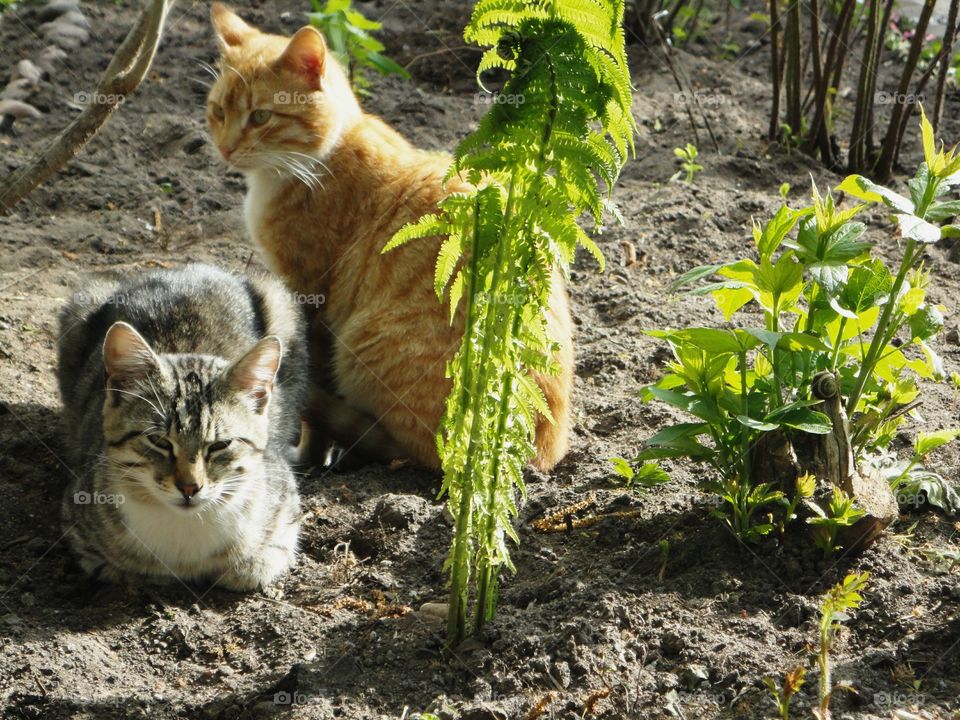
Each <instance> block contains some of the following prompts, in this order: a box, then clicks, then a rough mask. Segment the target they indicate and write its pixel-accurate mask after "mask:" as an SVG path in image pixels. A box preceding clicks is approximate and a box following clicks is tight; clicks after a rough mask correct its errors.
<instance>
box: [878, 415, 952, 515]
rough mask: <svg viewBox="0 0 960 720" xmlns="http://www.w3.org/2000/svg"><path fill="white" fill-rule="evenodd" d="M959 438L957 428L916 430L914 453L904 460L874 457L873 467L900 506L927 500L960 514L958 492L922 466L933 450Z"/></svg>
mask: <svg viewBox="0 0 960 720" xmlns="http://www.w3.org/2000/svg"><path fill="white" fill-rule="evenodd" d="M957 437H960V429H956V428H954V429H949V430H940V431H938V432H932V433H919V434H918V435H917V438H916V440H915V441H914V446H913V454H912V455H911V456H910V458H908V459H907V460H902V461H900V462H890V461H888V459H887V458H886V457H880V458H877V460H876V461H875V462H874V465H875V467H877V469H878V470H879V471H880V472H881V473H882V474H883V475H884V476H885V477H886V478H887V480H888V481H889V482H890V487H891V488H893V492H894V494H895V495H896V496H897V500H898V501H899V502H900V504H901V505H910V506H914V507H917V506H919V505H920V504H921V503H922V502H926V503H928V504H930V505H933V506H934V507H938V508H940V509H941V510H943V511H944V512H946V513H948V514H951V515H956V514H958V513H960V491H958V488H957V487H955V486H954V485H953V484H952V483H951V482H950V481H948V480H947V479H946V478H944V477H943V476H942V475H940V474H939V473H937V472H934V471H933V470H929V469H927V468H926V467H924V466H923V465H922V463H923V461H924V460H925V458H926V457H927V456H928V455H929V454H930V453H932V452H933V451H934V450H936V449H938V448H940V447H943V446H944V445H946V444H947V443H949V442H951V441H953V440H955V439H956V438H957Z"/></svg>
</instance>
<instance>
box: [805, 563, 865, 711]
mask: <svg viewBox="0 0 960 720" xmlns="http://www.w3.org/2000/svg"><path fill="white" fill-rule="evenodd" d="M869 577H870V574H869V573H858V574H850V575H847V576H846V577H845V578H844V579H843V582H839V583H837V584H836V585H834V586H833V587H832V588H830V590H828V591H827V594H826V595H824V597H823V604H822V605H821V606H820V649H819V652H818V654H817V667H818V668H819V670H820V683H819V686H818V692H817V697H818V699H819V700H818V706H817V710H815V711H814V713H815V714H816V716H817V718H819V720H830V699H831V698H832V697H833V693H834V692H835V691H836V690H851V691H852V688H851V687H850V686H848V685H839V684H838V685H834V684H833V680H832V679H831V676H830V651H831V649H832V648H833V641H834V640H835V639H836V637H837V631H838V630H839V629H840V623H841V622H843V621H844V620H847V619H848V618H849V615H848V614H847V610H856V609H857V608H859V607H860V603H862V602H863V596H862V595H861V594H860V593H861V592H862V591H863V590H864V588H866V586H867V579H868V578H869Z"/></svg>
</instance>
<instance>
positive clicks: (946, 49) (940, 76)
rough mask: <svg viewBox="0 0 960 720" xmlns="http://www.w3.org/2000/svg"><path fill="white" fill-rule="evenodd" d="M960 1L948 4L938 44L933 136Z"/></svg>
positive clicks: (939, 116)
mask: <svg viewBox="0 0 960 720" xmlns="http://www.w3.org/2000/svg"><path fill="white" fill-rule="evenodd" d="M958 8H960V0H953V1H952V2H951V3H950V12H949V14H948V15H947V29H946V30H944V32H943V42H942V43H941V44H940V46H941V48H942V50H943V56H942V57H941V59H940V72H938V73H937V87H936V90H934V94H933V103H934V104H933V115H932V116H931V119H930V122H931V124H932V125H933V134H934V135H937V133H938V132H939V131H940V122H941V121H942V120H943V96H944V90H945V88H946V83H947V73H948V72H949V71H950V59H951V58H952V57H953V41H954V40H955V39H956V35H957V10H958Z"/></svg>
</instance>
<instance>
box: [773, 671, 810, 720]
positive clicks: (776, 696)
mask: <svg viewBox="0 0 960 720" xmlns="http://www.w3.org/2000/svg"><path fill="white" fill-rule="evenodd" d="M806 674H807V671H806V670H805V669H804V668H803V666H801V665H798V666H797V667H795V668H794V669H793V670H791V671H790V672H788V673H786V674H785V675H784V676H783V686H782V687H781V686H780V685H777V681H776V680H774V679H773V678H771V677H766V678H764V679H763V684H764V685H766V686H767V689H768V690H770V695H771V696H772V699H773V704H774V705H776V707H777V714H778V715H779V716H780V720H790V703H791V702H793V696H794V695H796V694H797V692H799V690H800V688H802V687H803V685H804V683H805V682H806V680H805V678H806Z"/></svg>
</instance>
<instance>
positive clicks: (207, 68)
mask: <svg viewBox="0 0 960 720" xmlns="http://www.w3.org/2000/svg"><path fill="white" fill-rule="evenodd" d="M197 65H199V66H200V67H201V68H203V69H204V70H205V71H206V72H207V73H209V74H210V75H211V76H213V80H214V82H216V81H217V80H219V79H220V71H219V70H217V69H216V68H215V67H214V66H213V65H211V64H210V63H208V62H206V61H204V60H197Z"/></svg>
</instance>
